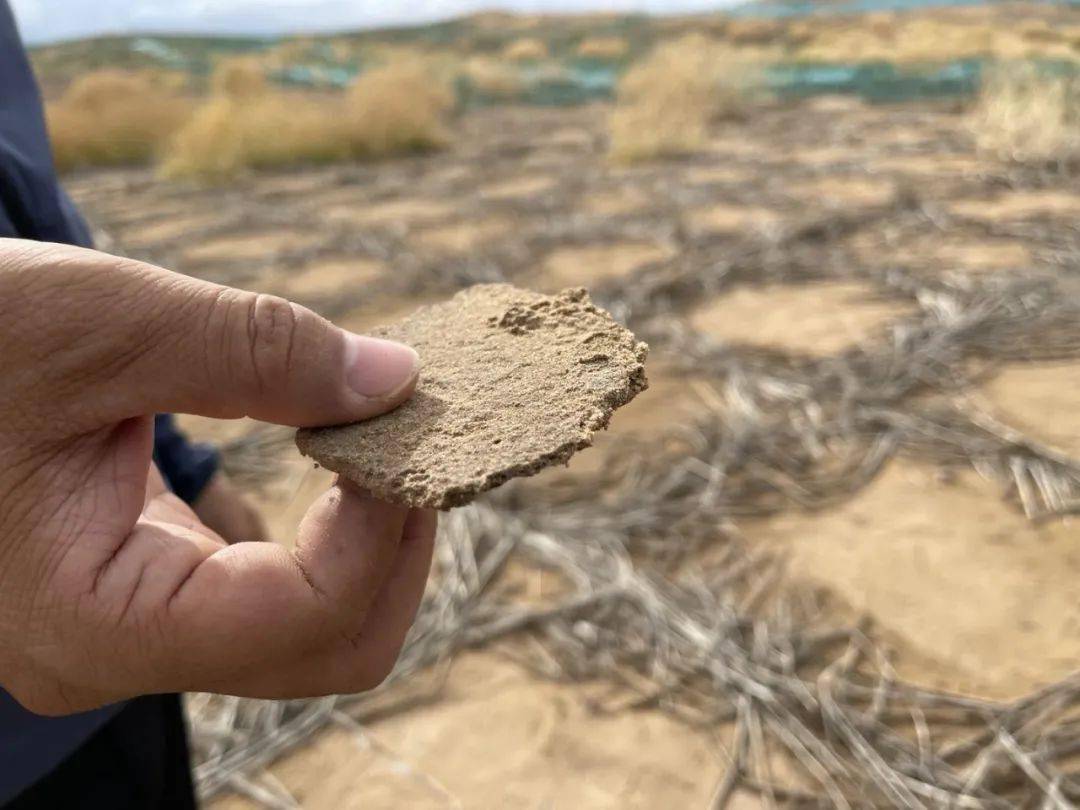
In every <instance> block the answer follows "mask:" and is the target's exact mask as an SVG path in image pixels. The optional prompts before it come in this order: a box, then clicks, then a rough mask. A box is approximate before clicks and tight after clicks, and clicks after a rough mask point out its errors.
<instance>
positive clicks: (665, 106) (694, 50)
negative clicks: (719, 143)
mask: <svg viewBox="0 0 1080 810" xmlns="http://www.w3.org/2000/svg"><path fill="white" fill-rule="evenodd" d="M759 77H760V71H759V69H758V68H757V67H756V65H755V63H754V62H753V61H751V60H748V59H747V58H746V57H745V56H744V55H743V54H741V53H740V52H739V51H738V50H734V49H732V48H730V47H728V46H725V45H723V44H722V43H720V42H717V41H716V40H713V39H710V38H708V37H705V36H702V35H700V34H690V35H688V36H685V37H682V38H680V39H677V40H673V41H669V42H666V43H662V44H661V45H659V46H657V48H656V49H655V50H654V51H653V52H652V53H651V54H650V55H649V56H647V57H646V58H645V60H644V61H643V62H641V63H640V64H638V65H636V66H635V67H633V68H631V69H630V71H629V72H627V74H626V76H624V77H623V79H622V81H621V82H620V83H619V88H618V103H617V104H616V107H615V110H614V111H613V112H612V114H611V122H610V124H611V156H612V158H613V159H615V160H617V161H620V162H635V161H639V160H647V159H649V158H655V157H663V156H667V155H678V154H683V153H687V152H692V151H694V150H697V149H700V148H701V147H702V146H704V145H705V143H706V141H707V138H708V127H709V124H710V122H712V121H713V120H715V119H717V118H721V117H736V116H741V115H743V114H745V112H746V110H747V108H748V103H749V99H750V97H751V96H752V94H753V92H754V91H755V90H756V89H757V88H758V87H759V86H760V82H759Z"/></svg>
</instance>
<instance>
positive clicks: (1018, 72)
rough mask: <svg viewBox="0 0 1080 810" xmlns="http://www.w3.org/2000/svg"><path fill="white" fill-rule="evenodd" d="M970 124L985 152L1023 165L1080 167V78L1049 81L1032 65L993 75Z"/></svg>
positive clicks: (999, 68)
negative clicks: (1077, 165) (1074, 165)
mask: <svg viewBox="0 0 1080 810" xmlns="http://www.w3.org/2000/svg"><path fill="white" fill-rule="evenodd" d="M969 124H970V126H971V129H972V131H973V133H974V136H975V143H976V146H977V148H978V149H979V151H980V152H982V153H984V154H987V155H991V156H993V157H995V158H998V159H1002V160H1012V161H1016V162H1019V163H1035V164H1041V165H1048V164H1053V165H1056V166H1058V167H1062V168H1064V167H1066V166H1069V165H1071V164H1076V163H1078V162H1080V74H1077V75H1072V76H1046V75H1043V74H1041V73H1040V72H1039V71H1038V70H1037V69H1036V67H1035V66H1034V65H1032V64H1030V63H1014V64H1003V65H999V66H997V67H996V68H994V69H993V70H991V71H989V75H988V76H987V77H986V78H985V80H984V83H983V89H982V92H981V93H980V94H979V99H978V101H977V102H976V104H975V106H974V107H973V108H972V110H971V113H970V115H969Z"/></svg>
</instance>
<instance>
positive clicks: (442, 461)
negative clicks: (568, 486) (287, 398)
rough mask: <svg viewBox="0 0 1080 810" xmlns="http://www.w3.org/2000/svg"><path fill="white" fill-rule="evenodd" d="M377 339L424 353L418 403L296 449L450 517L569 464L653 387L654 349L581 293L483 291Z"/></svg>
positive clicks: (318, 433) (306, 436)
mask: <svg viewBox="0 0 1080 810" xmlns="http://www.w3.org/2000/svg"><path fill="white" fill-rule="evenodd" d="M372 334H375V335H377V336H379V337H385V338H390V339H393V340H398V341H401V342H402V343H407V344H408V345H410V346H412V347H413V348H415V349H416V350H417V352H419V354H420V357H421V360H422V363H423V367H422V370H421V373H420V381H419V383H418V385H417V388H416V393H415V394H414V395H413V397H412V399H410V400H409V401H408V402H406V403H405V404H404V405H402V406H401V407H399V408H397V409H396V410H394V411H392V412H390V413H388V414H385V415H383V416H379V417H376V418H375V419H370V420H368V421H365V422H358V423H356V424H352V425H343V426H338V427H327V428H312V429H307V430H301V431H299V432H298V433H297V437H296V443H297V446H298V447H299V448H300V451H301V452H303V453H304V454H305V455H307V456H310V457H311V458H313V459H315V461H317V462H318V463H319V464H321V465H323V466H324V467H326V468H328V469H330V470H333V471H335V472H338V473H341V474H342V475H344V476H345V477H346V478H349V479H350V480H352V481H355V482H356V483H357V484H359V485H360V486H362V487H364V488H365V489H368V490H370V491H371V492H372V493H374V494H375V495H376V496H378V497H380V498H383V499H385V500H388V501H391V502H393V503H400V504H407V505H409V506H428V507H434V508H438V509H449V508H450V507H453V506H460V505H462V504H465V503H468V502H469V501H471V500H472V499H473V498H475V497H476V496H477V495H478V494H480V493H481V492H484V491H486V490H489V489H491V488H493V487H496V486H498V485H499V484H501V483H503V482H504V481H506V480H508V479H510V478H514V477H517V476H525V475H533V474H535V473H537V472H539V471H540V470H541V469H543V468H544V467H547V466H549V465H551V464H557V463H561V462H565V461H566V460H567V459H569V458H570V456H572V455H573V454H574V453H575V452H576V451H578V450H580V449H582V448H584V447H588V446H589V445H590V444H591V443H592V435H593V433H594V432H595V431H597V430H599V429H601V428H604V427H606V426H607V423H608V420H609V419H610V417H611V414H612V412H613V411H614V410H615V409H616V408H618V407H619V406H620V405H624V404H626V403H627V402H629V401H630V400H631V399H633V398H634V396H636V395H637V394H638V393H639V392H641V391H643V390H644V389H645V388H646V386H647V383H646V380H645V366H644V362H645V355H646V353H647V351H648V347H647V346H646V345H645V344H644V343H640V342H639V341H637V340H636V339H635V338H634V336H633V335H632V334H631V333H630V332H629V331H628V330H627V329H625V328H623V327H622V326H620V325H619V324H618V323H616V322H615V321H614V320H613V319H612V318H611V316H610V315H608V313H607V312H605V311H604V310H602V309H599V308H597V307H596V306H594V305H593V303H592V302H591V301H590V300H589V297H588V294H587V293H586V292H585V290H583V289H570V290H564V291H563V292H561V293H559V294H558V295H542V294H540V293H535V292H529V291H526V290H520V289H517V288H515V287H512V286H510V285H507V284H485V285H479V286H476V287H472V288H470V289H467V290H464V291H463V292H460V293H458V294H457V295H456V296H454V297H453V298H452V299H451V300H450V301H447V302H446V303H443V304H437V305H435V306H430V307H424V308H422V309H420V310H418V311H417V312H415V313H414V314H413V315H411V316H410V317H408V318H407V319H405V320H404V321H402V322H401V323H399V324H395V325H393V326H387V327H382V328H379V329H376V330H374V331H373V332H372Z"/></svg>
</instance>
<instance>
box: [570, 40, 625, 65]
mask: <svg viewBox="0 0 1080 810" xmlns="http://www.w3.org/2000/svg"><path fill="white" fill-rule="evenodd" d="M629 47H630V46H629V45H627V43H626V40H625V39H623V38H622V37H587V38H586V39H583V40H582V41H581V44H580V45H578V47H577V55H578V56H580V57H582V58H583V59H602V60H616V59H622V58H623V57H624V56H626V52H627V51H628V50H629Z"/></svg>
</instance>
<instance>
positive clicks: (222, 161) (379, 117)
mask: <svg viewBox="0 0 1080 810" xmlns="http://www.w3.org/2000/svg"><path fill="white" fill-rule="evenodd" d="M211 87H212V92H211V95H210V97H209V98H208V99H207V100H206V101H205V102H204V103H203V105H202V106H201V107H199V109H197V110H196V111H195V113H194V115H193V116H192V118H191V120H190V122H189V123H188V124H187V126H186V127H184V129H183V130H181V131H180V132H178V133H177V134H176V136H175V137H174V138H173V139H172V141H171V143H170V145H169V148H168V150H167V152H166V155H165V159H164V161H163V163H162V166H161V172H162V174H163V175H164V176H166V177H169V178H181V179H196V180H201V181H206V182H215V181H224V180H229V179H232V178H234V177H236V176H237V175H238V174H240V173H242V172H244V171H247V170H251V169H268V168H278V167H288V166H298V165H311V164H319V163H328V162H333V161H342V160H355V159H359V160H368V159H375V158H382V157H388V156H392V155H400V154H408V153H412V152H419V151H425V150H428V149H434V148H437V147H439V146H441V145H443V144H444V143H445V142H446V140H447V138H448V135H447V129H446V120H447V116H448V114H449V112H450V110H451V109H452V107H453V104H454V95H453V92H452V90H451V89H450V87H449V85H448V84H447V83H446V82H445V81H443V80H441V79H440V78H439V76H437V75H435V73H434V71H433V70H432V69H431V68H430V67H429V66H428V65H427V64H425V63H424V62H422V61H419V60H414V61H406V60H401V61H398V62H395V63H391V64H388V65H385V66H383V67H377V68H374V69H372V70H370V71H368V72H366V73H364V74H362V75H361V76H360V77H359V78H357V79H356V81H355V82H354V83H353V84H352V86H351V87H350V88H349V89H348V90H347V91H346V93H345V94H344V95H343V96H338V95H326V96H319V95H316V94H312V93H301V92H289V91H284V90H280V89H277V88H272V87H270V86H269V85H268V84H267V82H266V78H265V74H264V70H263V68H262V66H261V65H260V64H259V63H257V62H252V61H242V62H228V63H226V64H224V65H222V66H220V67H219V68H218V70H217V71H216V72H215V74H214V76H213V79H212V82H211Z"/></svg>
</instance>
